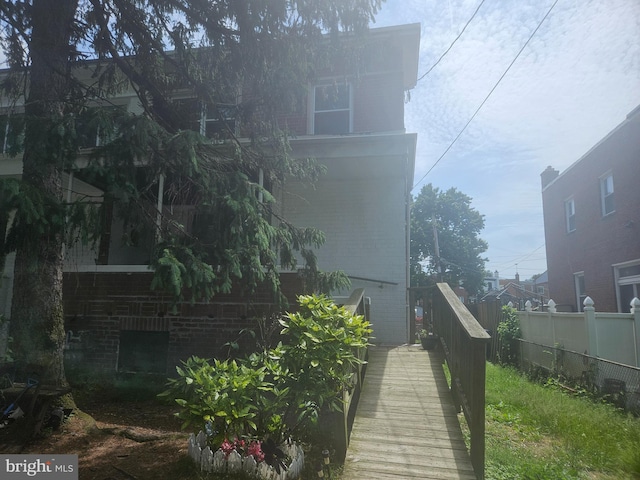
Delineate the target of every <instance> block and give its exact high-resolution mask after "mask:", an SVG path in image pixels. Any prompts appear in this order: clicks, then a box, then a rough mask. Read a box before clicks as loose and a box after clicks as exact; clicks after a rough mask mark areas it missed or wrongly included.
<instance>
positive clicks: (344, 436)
mask: <svg viewBox="0 0 640 480" xmlns="http://www.w3.org/2000/svg"><path fill="white" fill-rule="evenodd" d="M343 306H344V308H345V309H346V310H347V311H348V312H349V313H351V314H354V315H363V316H364V317H365V319H366V320H369V315H370V311H369V305H368V303H367V302H366V298H365V296H364V288H357V289H355V290H354V291H353V292H351V295H350V296H349V299H348V300H347V301H346V302H345V303H344V304H343ZM355 355H356V357H358V359H360V360H364V359H365V358H366V355H367V350H366V348H363V349H358V351H357V352H355ZM351 378H352V380H353V389H352V390H349V389H347V388H345V389H344V390H343V391H342V415H340V416H339V417H340V418H337V419H336V421H337V422H338V425H337V429H338V438H336V439H335V442H336V445H335V448H336V454H337V457H338V458H339V459H344V457H345V455H346V453H347V448H348V447H349V435H350V433H351V432H350V431H349V416H350V415H351V413H352V410H353V409H355V408H356V403H357V402H354V399H355V400H357V398H358V396H359V393H360V390H361V389H362V381H363V368H362V365H357V366H356V367H355V370H354V371H353V372H352V373H351Z"/></svg>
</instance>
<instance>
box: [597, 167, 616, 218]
mask: <svg viewBox="0 0 640 480" xmlns="http://www.w3.org/2000/svg"><path fill="white" fill-rule="evenodd" d="M600 203H601V205H602V216H603V217H604V216H605V215H609V214H610V213H613V212H614V211H615V203H614V196H613V175H612V174H611V173H608V174H606V175H605V176H603V177H601V178H600Z"/></svg>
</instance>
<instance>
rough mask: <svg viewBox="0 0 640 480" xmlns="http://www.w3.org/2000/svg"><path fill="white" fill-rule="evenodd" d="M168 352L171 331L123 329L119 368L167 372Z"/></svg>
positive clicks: (131, 370)
mask: <svg viewBox="0 0 640 480" xmlns="http://www.w3.org/2000/svg"><path fill="white" fill-rule="evenodd" d="M168 352H169V332H147V331H140V330H121V331H120V351H119V354H118V370H119V371H121V372H143V373H166V372H167V356H168Z"/></svg>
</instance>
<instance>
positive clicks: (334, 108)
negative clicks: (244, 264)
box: [0, 24, 420, 372]
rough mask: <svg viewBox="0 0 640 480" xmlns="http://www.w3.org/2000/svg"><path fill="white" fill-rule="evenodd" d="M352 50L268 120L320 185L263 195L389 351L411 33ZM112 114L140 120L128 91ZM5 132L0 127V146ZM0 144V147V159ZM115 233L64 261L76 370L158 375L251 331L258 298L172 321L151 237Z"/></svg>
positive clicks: (264, 296) (219, 301) (169, 207)
mask: <svg viewBox="0 0 640 480" xmlns="http://www.w3.org/2000/svg"><path fill="white" fill-rule="evenodd" d="M366 42H367V49H365V50H366V51H365V55H364V56H363V62H362V64H359V65H357V66H356V65H351V64H349V62H342V63H343V66H342V67H336V68H335V69H334V70H333V71H331V72H318V73H319V75H318V78H317V80H316V81H315V82H313V83H311V84H310V85H309V86H308V99H307V102H306V106H305V107H303V108H302V109H301V110H300V111H297V112H294V113H292V114H291V115H288V116H286V117H284V118H282V124H283V126H285V125H286V127H287V128H288V130H289V131H290V132H291V138H290V145H291V149H292V155H293V156H294V157H298V158H302V159H304V158H309V157H312V158H315V159H316V160H317V161H318V162H319V163H321V164H323V165H325V166H326V175H324V176H322V177H321V178H320V179H319V181H318V182H317V183H316V184H315V185H313V186H310V185H309V184H304V183H302V182H300V181H293V180H291V179H289V181H287V182H285V187H284V188H282V189H281V190H280V189H279V190H276V191H273V192H272V194H273V195H274V196H275V197H276V198H277V199H278V201H279V205H280V211H279V213H280V214H282V216H283V217H284V218H286V219H287V220H289V221H291V222H292V223H293V224H294V225H297V226H301V227H316V228H319V229H320V230H322V231H323V232H324V233H325V236H326V243H325V244H324V245H323V246H322V247H321V248H320V249H318V251H317V258H318V264H319V267H320V269H322V270H323V271H333V270H342V271H344V272H345V273H346V274H347V275H348V276H349V277H350V278H351V281H352V287H353V288H358V287H364V288H365V294H366V296H367V297H369V298H370V299H371V305H372V307H371V320H372V322H373V326H374V329H375V339H376V340H375V341H376V342H380V343H385V344H401V343H405V342H407V341H409V338H408V337H409V322H410V321H413V312H411V313H410V312H409V308H408V306H409V299H408V293H407V292H408V287H409V285H408V278H409V274H408V265H409V251H408V245H409V224H410V222H409V218H410V217H409V205H410V204H411V193H410V192H411V189H412V187H413V174H414V161H415V148H416V139H417V136H416V134H412V133H407V132H406V131H405V125H404V105H405V93H406V92H407V91H408V90H410V89H412V88H413V87H414V86H415V84H416V81H417V68H418V54H419V44H420V25H419V24H412V25H403V26H396V27H387V28H378V29H373V30H371V31H370V32H369V34H368V35H367V36H366ZM345 65H346V67H345ZM356 67H357V68H356ZM0 76H2V72H1V71H0ZM113 103H115V104H117V105H118V106H120V107H121V108H125V109H127V111H129V112H132V113H140V108H139V105H138V104H137V99H136V96H135V94H134V92H133V91H129V92H123V93H120V94H118V97H117V98H115V99H114V100H113ZM188 106H189V105H187V102H185V108H187V107H188ZM193 107H198V105H195V103H194V105H193ZM0 108H1V109H2V111H0V120H6V119H8V118H9V117H8V114H9V113H15V111H11V112H10V109H11V108H13V109H14V110H15V108H17V109H18V110H19V109H20V108H21V106H20V105H19V104H18V105H17V107H16V106H15V105H14V106H13V107H11V105H9V103H8V101H3V99H2V98H0ZM199 108H200V110H198V112H200V113H201V112H202V106H201V105H200V106H199ZM3 113H4V117H3V116H2V114H3ZM17 113H18V114H19V113H20V112H19V111H18V112H17ZM194 118H195V117H194ZM197 118H198V119H199V120H198V121H200V122H201V124H200V125H198V127H199V128H200V130H201V131H202V132H205V133H206V134H207V135H209V133H212V134H214V135H215V134H216V132H218V131H219V128H218V127H219V125H217V124H216V122H215V121H214V120H215V119H209V118H208V117H206V116H204V115H198V117H197ZM227 120H228V119H226V118H225V121H227ZM229 121H231V120H229ZM218 123H220V122H219V121H218ZM2 125H4V124H1V125H0V126H2ZM234 128H235V127H234ZM239 130H240V131H241V129H239ZM6 131H8V130H6V129H5V128H4V127H2V129H0V137H2V135H3V134H5V135H6ZM214 138H218V137H214ZM93 139H94V140H95V139H96V135H95V134H94V135H93ZM0 140H6V139H3V138H0ZM6 143H7V142H6V141H4V142H2V141H0V147H1V146H2V145H5V146H6ZM93 146H96V142H95V141H94V142H93ZM87 147H88V149H90V147H91V145H87ZM21 173H22V160H21V157H20V155H18V156H17V157H10V156H8V155H4V151H2V152H0V177H2V176H5V177H6V176H19V175H21ZM65 184H67V185H69V194H70V195H71V194H72V192H73V194H74V195H81V194H86V195H90V196H91V197H92V198H100V197H101V196H102V195H103V192H102V191H101V190H100V188H99V186H97V185H90V184H88V183H85V182H83V181H82V180H81V179H80V178H77V177H74V176H73V175H69V176H65ZM161 188H162V187H161V184H160V183H159V185H158V192H157V197H158V198H159V199H162V198H163V197H166V196H165V195H163V191H161ZM158 204H159V205H158V206H156V205H150V206H149V211H150V212H151V214H158V210H160V211H161V212H162V216H171V217H170V218H173V219H175V220H176V221H178V222H179V223H181V224H183V225H185V226H186V227H187V228H190V227H191V226H192V224H193V215H192V214H191V213H190V212H192V211H193V206H191V205H173V204H162V203H161V202H158ZM154 209H155V210H154ZM190 215H191V216H190ZM274 221H276V220H274ZM125 235H127V232H126V231H124V230H123V225H122V223H118V220H117V219H116V218H115V217H114V219H113V222H112V224H111V227H110V231H109V235H108V236H106V237H104V238H103V241H101V242H100V245H99V247H98V248H97V250H90V249H74V251H73V252H68V255H67V257H68V259H67V263H66V267H65V275H64V314H65V319H66V328H67V330H68V335H67V338H68V339H69V344H68V345H67V347H68V348H69V349H70V352H71V353H70V355H71V356H73V357H74V358H76V359H77V360H81V361H82V362H83V363H84V364H86V365H93V366H97V367H101V368H104V369H112V370H113V369H118V370H147V371H157V372H166V371H167V370H169V369H172V368H173V365H176V364H177V363H178V362H179V360H180V359H184V358H186V357H187V356H189V355H192V354H194V355H199V356H204V357H206V356H211V355H212V354H214V353H215V352H216V351H219V349H220V347H221V346H222V345H223V344H224V343H225V342H226V341H229V340H232V339H234V338H235V335H236V334H237V332H238V330H240V329H241V328H244V327H246V326H251V325H252V324H251V319H252V318H254V317H259V316H260V315H263V314H264V312H268V311H269V307H270V304H271V303H272V302H273V298H272V297H271V296H270V292H258V294H256V295H254V296H253V297H252V298H244V297H242V296H241V295H240V294H239V292H236V291H235V290H234V291H233V292H232V293H230V294H225V295H223V294H220V295H217V296H216V297H214V299H213V300H212V301H211V302H195V303H194V304H190V303H184V304H180V305H179V306H178V308H177V310H176V311H173V310H172V309H171V308H170V298H169V297H168V296H167V295H166V294H165V295H163V294H161V293H159V292H156V291H151V290H150V282H151V278H152V273H151V272H150V271H149V268H148V259H149V256H148V252H149V249H150V248H153V244H154V238H153V236H152V235H151V236H149V238H141V239H139V240H138V241H136V242H131V241H129V242H123V238H124V236H125ZM12 268H13V256H9V257H8V258H7V262H6V268H5V270H4V272H3V273H2V275H3V276H2V284H1V290H0V313H4V314H7V315H8V314H9V312H10V303H11V288H12V287H11V284H12V277H13V270H12ZM281 281H282V288H283V291H284V293H285V294H286V295H287V296H288V298H289V300H290V302H291V303H293V302H294V301H295V294H297V293H301V290H302V289H303V286H302V285H301V279H300V276H299V274H298V272H297V271H282V272H281ZM336 293H337V295H347V294H348V292H336Z"/></svg>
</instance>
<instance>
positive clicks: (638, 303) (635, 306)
mask: <svg viewBox="0 0 640 480" xmlns="http://www.w3.org/2000/svg"><path fill="white" fill-rule="evenodd" d="M629 305H630V306H631V313H634V312H637V311H638V312H640V298H638V297H633V299H632V300H631V302H630V303H629Z"/></svg>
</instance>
